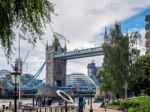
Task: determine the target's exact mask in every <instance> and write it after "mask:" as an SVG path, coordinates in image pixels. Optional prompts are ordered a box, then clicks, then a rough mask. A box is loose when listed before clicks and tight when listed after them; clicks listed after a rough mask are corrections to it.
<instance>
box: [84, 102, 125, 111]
mask: <svg viewBox="0 0 150 112" xmlns="http://www.w3.org/2000/svg"><path fill="white" fill-rule="evenodd" d="M92 107H93V112H123V111H119V110H115V109H105V108H101V107H100V104H93V105H92ZM89 108H90V105H87V104H86V106H85V109H84V112H89Z"/></svg>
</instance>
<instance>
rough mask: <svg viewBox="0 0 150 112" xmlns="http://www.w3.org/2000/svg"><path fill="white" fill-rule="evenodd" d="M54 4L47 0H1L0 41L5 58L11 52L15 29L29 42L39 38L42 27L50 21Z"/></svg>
mask: <svg viewBox="0 0 150 112" xmlns="http://www.w3.org/2000/svg"><path fill="white" fill-rule="evenodd" d="M52 13H53V14H54V5H53V4H52V3H51V2H49V0H1V1H0V43H1V46H2V48H4V51H5V53H6V56H7V58H9V57H10V54H11V53H12V46H13V42H14V40H15V33H16V32H15V31H16V29H18V30H20V32H22V33H23V34H25V35H26V36H27V38H28V40H29V42H31V43H33V44H34V43H35V42H36V41H37V39H41V36H42V34H43V31H42V28H43V27H44V26H45V24H49V23H51V14H52Z"/></svg>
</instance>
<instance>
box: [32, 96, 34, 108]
mask: <svg viewBox="0 0 150 112" xmlns="http://www.w3.org/2000/svg"><path fill="white" fill-rule="evenodd" d="M32 105H33V107H34V97H33V98H32Z"/></svg>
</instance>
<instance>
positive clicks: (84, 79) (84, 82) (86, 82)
mask: <svg viewBox="0 0 150 112" xmlns="http://www.w3.org/2000/svg"><path fill="white" fill-rule="evenodd" d="M90 85H91V86H92V87H93V88H96V85H95V82H94V81H93V80H92V79H91V78H90V77H89V76H87V75H85V74H81V73H72V74H69V75H66V87H75V86H79V88H80V87H81V88H84V87H86V88H89V86H90Z"/></svg>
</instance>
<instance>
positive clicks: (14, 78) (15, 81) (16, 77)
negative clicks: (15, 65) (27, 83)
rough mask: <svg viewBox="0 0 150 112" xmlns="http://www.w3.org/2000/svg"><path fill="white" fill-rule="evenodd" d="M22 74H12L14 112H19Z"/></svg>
mask: <svg viewBox="0 0 150 112" xmlns="http://www.w3.org/2000/svg"><path fill="white" fill-rule="evenodd" d="M20 75H21V73H19V72H16V71H15V72H12V73H11V80H12V83H13V84H14V112H17V85H18V84H19V80H20Z"/></svg>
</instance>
